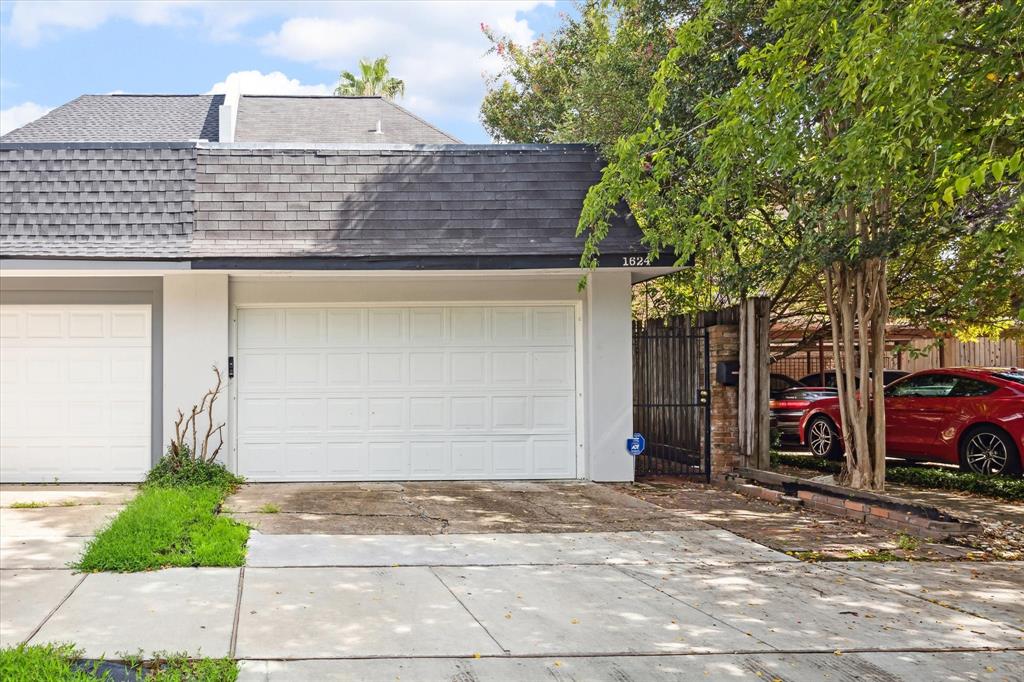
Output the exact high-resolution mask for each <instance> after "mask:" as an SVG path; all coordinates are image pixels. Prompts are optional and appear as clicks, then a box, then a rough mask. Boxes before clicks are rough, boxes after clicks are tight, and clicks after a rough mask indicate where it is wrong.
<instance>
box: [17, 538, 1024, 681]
mask: <svg viewBox="0 0 1024 682" xmlns="http://www.w3.org/2000/svg"><path fill="white" fill-rule="evenodd" d="M249 559H250V565H249V566H247V567H246V568H245V569H215V568H211V569H168V570H163V571H154V572H150V573H136V574H90V575H87V576H80V575H72V574H70V573H69V572H64V571H59V572H54V571H52V570H36V571H30V572H26V573H27V574H29V575H30V576H36V575H38V576H42V577H39V578H37V579H36V581H35V584H34V585H33V584H32V583H31V581H28V582H26V581H25V580H23V581H22V582H20V583H18V584H16V585H15V588H16V589H15V593H16V594H17V595H18V598H17V599H15V600H13V601H9V600H8V599H7V598H5V601H4V610H3V611H4V613H3V616H2V621H3V626H4V628H7V629H9V630H10V631H11V632H13V633H14V635H12V636H13V638H14V639H15V640H18V641H20V640H21V639H23V638H24V637H27V636H28V635H29V634H31V633H33V632H34V633H35V634H34V635H33V636H32V637H31V640H30V641H31V643H41V642H61V641H72V642H75V643H76V644H77V645H78V646H80V647H82V648H83V649H84V651H85V655H86V656H88V657H100V656H104V655H105V656H107V657H111V656H117V655H118V654H119V653H123V652H131V653H134V652H138V651H139V650H142V651H145V652H147V653H151V652H154V651H160V650H164V651H183V652H188V653H190V654H193V655H205V656H233V657H236V658H239V659H242V664H241V665H242V679H243V680H262V679H273V680H294V679H371V680H373V679H393V678H394V676H396V675H398V676H400V677H401V678H402V679H417V680H419V679H426V680H430V679H438V680H450V679H494V680H503V679H511V678H513V677H514V678H519V679H533V678H539V677H545V676H549V677H550V676H553V677H555V678H556V679H567V680H568V679H571V680H581V679H608V678H616V676H618V677H617V679H655V680H657V679H666V680H667V679H687V678H689V677H693V678H694V679H706V676H705V674H707V675H712V676H724V675H727V674H739V673H743V674H744V675H747V676H751V675H755V674H756V672H757V671H761V673H762V675H766V676H774V677H779V678H784V679H807V680H811V679H821V678H822V677H823V676H824V675H825V674H828V675H830V676H831V677H832V678H833V679H885V680H892V679H903V678H907V679H927V678H928V677H929V671H931V672H932V673H934V675H940V674H943V675H944V674H947V673H951V672H952V671H956V672H958V673H960V674H962V675H963V676H964V678H965V679H971V678H972V677H971V676H972V675H982V674H984V677H985V679H1010V680H1012V679H1020V676H1019V675H1020V674H1019V670H1021V669H1022V668H1021V664H1022V663H1024V657H1022V655H1021V653H1020V651H1021V650H1022V649H1024V603H1022V602H1021V600H1020V599H1019V595H1020V593H1021V589H1022V587H1024V565H1021V564H1014V563H1002V564H998V563H993V564H971V565H967V564H941V565H940V564H902V563H901V564H888V565H883V564H876V563H844V564H807V563H802V562H797V561H793V560H792V559H791V558H790V557H788V556H786V555H784V554H781V553H778V552H773V551H771V550H768V549H766V548H764V547H762V546H760V545H757V544H755V543H753V542H750V541H747V540H744V539H742V538H739V537H738V536H735V535H732V534H731V533H727V532H725V531H706V530H692V531H662V532H649V533H640V532H636V533H596V534H585V533H570V534H543V533H538V534H498V535H486V534H473V535H466V536H372V535H371V536H366V535H364V536H348V537H345V536H316V535H293V536H288V535H273V536H270V535H267V536H264V535H260V534H258V533H257V534H254V535H253V537H252V540H251V546H250V555H249ZM50 573H55V574H56V575H54V576H48V574H50ZM57 576H60V578H59V579H58V577H57ZM62 581H63V582H62ZM837 651H838V652H840V653H841V654H842V655H837V654H836V652H837ZM940 671H941V672H940ZM869 673H870V674H869ZM985 673H987V674H985ZM1015 675H1016V676H1017V677H1014V676H1015ZM473 676H476V677H473ZM769 679H770V677H769Z"/></svg>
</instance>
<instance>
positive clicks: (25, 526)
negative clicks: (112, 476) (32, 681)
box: [0, 484, 135, 647]
mask: <svg viewBox="0 0 1024 682" xmlns="http://www.w3.org/2000/svg"><path fill="white" fill-rule="evenodd" d="M134 495H135V487H134V486H129V485H8V484H4V485H0V605H2V606H3V608H2V609H0V647H5V646H11V645H14V644H18V643H19V642H21V641H23V640H25V639H26V638H28V637H29V636H30V635H31V634H32V633H33V632H35V630H36V629H37V628H38V627H39V625H40V624H41V623H42V622H43V620H44V618H45V616H47V615H48V614H49V613H50V611H51V610H52V609H53V608H54V607H55V606H56V605H57V604H58V603H59V602H60V600H61V599H63V598H64V597H66V596H67V595H68V594H70V593H71V591H72V590H73V589H74V588H75V587H76V586H77V585H79V584H80V582H81V580H82V577H83V576H81V575H76V574H74V573H73V572H72V571H71V570H70V569H69V568H68V564H70V563H72V562H74V561H75V560H77V559H78V557H79V556H80V555H81V552H82V548H83V547H84V546H85V543H86V542H88V541H89V539H90V538H91V537H92V536H93V535H94V534H95V533H96V531H98V530H99V529H100V528H102V527H103V526H104V525H105V524H106V523H107V522H108V521H109V520H110V519H111V518H113V517H114V516H115V515H116V514H117V513H118V512H119V511H120V510H121V509H122V508H123V507H124V505H125V504H126V503H127V502H128V501H129V500H130V499H131V498H132V497H133V496H134Z"/></svg>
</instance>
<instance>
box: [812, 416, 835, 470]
mask: <svg viewBox="0 0 1024 682" xmlns="http://www.w3.org/2000/svg"><path fill="white" fill-rule="evenodd" d="M807 447H808V448H810V450H811V454H813V455H816V456H818V457H824V458H826V459H839V458H841V457H842V456H843V441H842V439H841V438H840V437H839V431H838V430H837V429H836V426H835V424H833V423H832V420H831V419H829V418H828V417H825V416H821V415H819V416H817V417H811V420H810V421H809V422H807Z"/></svg>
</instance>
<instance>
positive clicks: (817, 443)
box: [800, 368, 1024, 474]
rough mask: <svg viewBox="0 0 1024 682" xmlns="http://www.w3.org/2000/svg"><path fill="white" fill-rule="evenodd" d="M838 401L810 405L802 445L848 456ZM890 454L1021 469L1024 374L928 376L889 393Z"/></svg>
mask: <svg viewBox="0 0 1024 682" xmlns="http://www.w3.org/2000/svg"><path fill="white" fill-rule="evenodd" d="M839 424H841V421H840V418H839V399H838V398H826V399H824V400H818V401H816V402H814V403H811V405H810V407H808V409H807V411H806V412H804V416H803V419H801V420H800V442H801V443H803V444H804V445H806V446H807V447H808V448H809V449H810V450H811V452H812V453H813V454H815V455H818V456H820V457H828V458H830V459H838V458H840V457H841V456H842V453H843V441H842V437H841V436H840V427H839ZM885 436H886V438H885V448H886V454H888V455H889V456H892V457H901V458H906V459H917V460H922V461H929V462H948V463H950V464H959V465H960V468H961V469H963V470H965V471H974V472H977V473H981V474H1019V473H1020V472H1021V471H1022V470H1024V462H1022V455H1024V369H1016V368H1011V369H984V368H950V369H930V370H925V371H923V372H917V373H916V374H911V375H910V376H907V377H904V378H902V379H900V380H899V381H896V382H894V383H892V384H889V385H888V386H886V387H885Z"/></svg>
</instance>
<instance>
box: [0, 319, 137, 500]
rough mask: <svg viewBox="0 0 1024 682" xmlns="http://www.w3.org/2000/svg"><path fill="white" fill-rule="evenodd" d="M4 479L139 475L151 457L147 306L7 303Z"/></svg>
mask: <svg viewBox="0 0 1024 682" xmlns="http://www.w3.org/2000/svg"><path fill="white" fill-rule="evenodd" d="M0 317H2V318H3V321H4V332H3V333H4V334H5V338H4V342H3V344H2V346H0V364H2V371H3V374H4V381H3V383H2V385H0V412H2V417H0V424H2V432H0V477H2V479H3V480H4V481H24V482H53V481H54V480H58V481H83V482H87V481H137V480H140V479H141V478H142V476H143V475H144V474H145V472H146V471H147V470H148V469H149V463H150V407H151V403H150V357H151V356H150V352H151V351H150V310H149V306H98V305H97V306H63V305H53V306H22V305H11V306H4V307H3V311H2V313H0Z"/></svg>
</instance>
